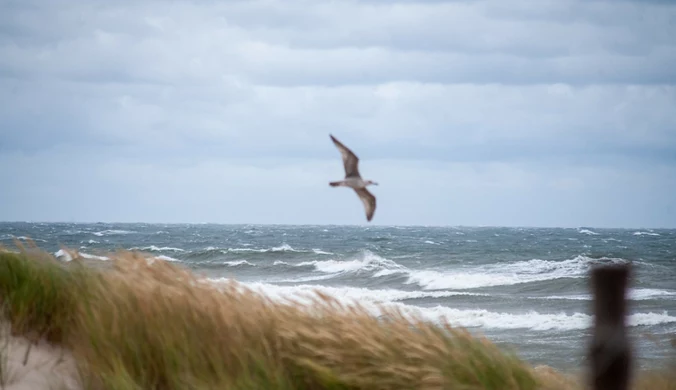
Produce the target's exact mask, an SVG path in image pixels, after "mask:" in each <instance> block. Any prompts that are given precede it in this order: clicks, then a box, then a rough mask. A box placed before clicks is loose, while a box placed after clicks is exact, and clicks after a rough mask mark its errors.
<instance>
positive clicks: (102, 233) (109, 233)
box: [92, 229, 136, 237]
mask: <svg viewBox="0 0 676 390" xmlns="http://www.w3.org/2000/svg"><path fill="white" fill-rule="evenodd" d="M134 233H136V232H134V231H130V230H116V229H112V230H102V231H100V232H94V233H92V234H93V235H95V236H98V237H103V236H114V235H119V234H134Z"/></svg>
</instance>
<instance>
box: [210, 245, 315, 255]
mask: <svg viewBox="0 0 676 390" xmlns="http://www.w3.org/2000/svg"><path fill="white" fill-rule="evenodd" d="M243 245H245V244H243ZM215 249H217V248H214V247H209V248H207V250H215ZM225 252H231V253H239V252H258V253H267V252H302V251H298V250H296V249H293V248H292V247H291V245H289V244H282V245H280V246H276V247H273V248H268V249H256V248H228V249H226V250H225Z"/></svg>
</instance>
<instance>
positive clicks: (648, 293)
mask: <svg viewBox="0 0 676 390" xmlns="http://www.w3.org/2000/svg"><path fill="white" fill-rule="evenodd" d="M671 297H673V298H676V291H668V290H658V289H653V288H637V289H630V290H629V294H628V296H627V299H629V300H632V301H646V300H649V299H660V298H667V299H669V298H671ZM530 299H556V300H573V301H590V300H592V296H591V295H590V294H577V295H552V296H548V297H542V298H537V297H531V298H530Z"/></svg>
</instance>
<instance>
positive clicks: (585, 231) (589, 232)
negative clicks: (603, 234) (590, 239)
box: [577, 229, 599, 236]
mask: <svg viewBox="0 0 676 390" xmlns="http://www.w3.org/2000/svg"><path fill="white" fill-rule="evenodd" d="M577 232H578V233H581V234H588V235H590V236H598V235H599V233H596V232H595V231H592V230H589V229H578V231H577Z"/></svg>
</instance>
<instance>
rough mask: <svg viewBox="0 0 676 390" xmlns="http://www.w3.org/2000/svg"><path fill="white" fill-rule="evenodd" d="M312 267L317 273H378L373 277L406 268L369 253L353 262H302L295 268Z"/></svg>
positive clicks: (401, 270)
mask: <svg viewBox="0 0 676 390" xmlns="http://www.w3.org/2000/svg"><path fill="white" fill-rule="evenodd" d="M308 265H313V266H314V267H315V269H316V270H317V271H319V272H324V273H329V274H341V273H345V272H357V271H367V272H368V271H378V273H376V274H375V275H374V276H382V275H386V274H387V272H388V271H395V272H405V271H406V268H405V267H403V266H401V265H399V264H397V263H395V262H394V261H392V260H388V259H385V258H383V257H380V256H378V255H376V254H374V253H373V252H371V251H368V250H366V251H364V252H362V257H361V258H359V259H353V260H323V261H319V260H314V261H304V262H302V263H298V264H296V266H308Z"/></svg>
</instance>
